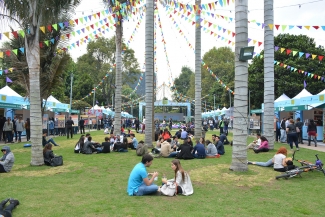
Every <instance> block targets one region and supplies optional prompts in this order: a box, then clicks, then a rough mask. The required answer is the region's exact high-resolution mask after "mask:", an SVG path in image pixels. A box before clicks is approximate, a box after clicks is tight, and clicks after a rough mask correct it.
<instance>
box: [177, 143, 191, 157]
mask: <svg viewBox="0 0 325 217" xmlns="http://www.w3.org/2000/svg"><path fill="white" fill-rule="evenodd" d="M178 150H180V151H181V152H180V153H178V154H177V159H184V160H187V159H193V158H194V157H193V155H192V150H193V147H192V146H190V145H189V144H183V145H181V146H180V147H179V149H178Z"/></svg>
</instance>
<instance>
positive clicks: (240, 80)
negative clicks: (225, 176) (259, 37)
mask: <svg viewBox="0 0 325 217" xmlns="http://www.w3.org/2000/svg"><path fill="white" fill-rule="evenodd" d="M247 11H248V0H236V1H235V14H236V15H235V21H236V23H235V32H236V39H235V41H236V43H235V100H234V108H235V110H234V130H233V133H234V140H233V147H232V150H233V151H232V162H231V167H230V169H231V170H234V171H246V170H247V163H246V162H247V149H246V147H247V126H248V123H247V121H248V120H247V109H248V108H247V92H248V91H247V90H248V88H247V87H248V63H247V62H241V61H239V58H238V57H239V52H240V48H243V47H247V45H248V42H247V40H248V28H247V23H248V17H247Z"/></svg>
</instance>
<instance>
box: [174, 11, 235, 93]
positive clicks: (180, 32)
mask: <svg viewBox="0 0 325 217" xmlns="http://www.w3.org/2000/svg"><path fill="white" fill-rule="evenodd" d="M168 17H169V18H170V19H173V15H172V14H170V16H168ZM174 24H175V28H176V29H177V31H178V33H179V34H180V35H181V36H183V37H184V39H185V41H186V43H187V44H188V46H189V47H190V48H191V49H192V50H193V52H194V53H195V49H194V48H193V46H192V45H191V43H190V42H189V40H188V39H187V37H186V36H185V35H184V33H183V31H182V30H181V28H180V27H179V25H178V24H177V22H176V21H175V19H174ZM201 64H202V65H203V66H204V67H205V68H206V69H207V70H208V72H209V73H210V74H211V76H212V77H214V78H215V79H216V80H217V82H218V83H220V84H221V86H222V87H224V88H225V89H226V90H227V91H229V92H230V93H232V94H235V92H234V91H232V90H231V89H230V88H229V87H228V86H227V85H225V84H224V83H223V81H222V80H221V79H219V78H218V76H216V75H215V74H214V73H213V71H212V70H211V69H210V68H209V67H208V65H207V64H206V63H204V62H203V60H202V59H201Z"/></svg>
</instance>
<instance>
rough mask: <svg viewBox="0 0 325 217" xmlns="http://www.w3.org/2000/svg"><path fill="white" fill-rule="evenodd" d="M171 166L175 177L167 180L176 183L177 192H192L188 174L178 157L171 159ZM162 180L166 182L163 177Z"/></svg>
mask: <svg viewBox="0 0 325 217" xmlns="http://www.w3.org/2000/svg"><path fill="white" fill-rule="evenodd" d="M171 167H172V169H173V170H174V171H175V178H174V179H171V180H168V181H174V182H176V183H177V191H176V192H177V194H182V195H185V196H188V195H191V194H193V186H192V182H191V179H190V176H189V175H188V173H187V172H185V171H184V170H183V168H182V166H181V162H180V161H179V160H178V159H175V160H173V161H172V165H171ZM162 182H164V183H167V180H166V179H164V180H162Z"/></svg>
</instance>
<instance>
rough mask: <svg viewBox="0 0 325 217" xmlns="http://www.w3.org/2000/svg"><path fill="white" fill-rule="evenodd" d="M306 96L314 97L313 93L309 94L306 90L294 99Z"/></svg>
mask: <svg viewBox="0 0 325 217" xmlns="http://www.w3.org/2000/svg"><path fill="white" fill-rule="evenodd" d="M305 96H312V94H311V93H309V92H308V91H307V90H306V89H305V88H304V89H303V90H302V91H301V92H300V93H298V94H297V96H295V97H293V98H292V99H300V98H301V97H305Z"/></svg>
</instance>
